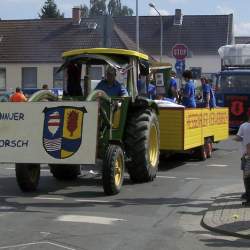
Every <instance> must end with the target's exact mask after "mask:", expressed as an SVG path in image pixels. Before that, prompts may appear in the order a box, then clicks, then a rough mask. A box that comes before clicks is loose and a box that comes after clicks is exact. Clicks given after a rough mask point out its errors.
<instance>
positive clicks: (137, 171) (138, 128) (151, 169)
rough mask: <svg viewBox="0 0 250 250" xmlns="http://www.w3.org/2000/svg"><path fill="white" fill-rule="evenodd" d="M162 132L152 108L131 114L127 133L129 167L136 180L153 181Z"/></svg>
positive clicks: (131, 177)
mask: <svg viewBox="0 0 250 250" xmlns="http://www.w3.org/2000/svg"><path fill="white" fill-rule="evenodd" d="M159 135H160V132H159V122H158V119H157V115H156V114H155V112H154V111H153V110H151V109H145V110H139V111H136V112H133V113H132V114H130V115H129V118H128V122H127V129H126V135H125V149H126V153H127V156H128V158H129V159H130V161H129V162H127V169H128V173H129V175H130V179H131V180H132V181H134V182H147V181H152V180H153V179H154V178H155V177H156V174H157V171H158V163H159V154H160V151H159V150H160V136H159Z"/></svg>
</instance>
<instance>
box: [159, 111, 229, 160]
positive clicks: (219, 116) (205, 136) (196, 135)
mask: <svg viewBox="0 0 250 250" xmlns="http://www.w3.org/2000/svg"><path fill="white" fill-rule="evenodd" d="M159 112H160V135H161V136H160V150H161V151H167V152H168V151H186V150H190V149H192V150H193V151H194V152H195V153H196V154H197V156H198V157H199V158H200V159H201V160H205V159H206V158H208V157H211V154H212V143H213V142H219V141H221V140H225V139H227V138H228V134H229V123H228V109H227V108H214V109H207V108H194V109H191V108H179V107H159Z"/></svg>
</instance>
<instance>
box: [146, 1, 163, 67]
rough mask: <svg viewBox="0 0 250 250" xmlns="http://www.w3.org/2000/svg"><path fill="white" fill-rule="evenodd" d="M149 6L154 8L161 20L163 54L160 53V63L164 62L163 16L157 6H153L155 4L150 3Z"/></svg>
mask: <svg viewBox="0 0 250 250" xmlns="http://www.w3.org/2000/svg"><path fill="white" fill-rule="evenodd" d="M148 5H149V7H151V8H153V9H154V10H155V11H156V12H157V14H158V15H159V16H160V19H161V45H160V46H161V53H160V62H162V47H163V45H162V44H163V22H162V15H161V13H160V12H159V11H158V10H157V9H156V7H155V4H153V3H149V4H148Z"/></svg>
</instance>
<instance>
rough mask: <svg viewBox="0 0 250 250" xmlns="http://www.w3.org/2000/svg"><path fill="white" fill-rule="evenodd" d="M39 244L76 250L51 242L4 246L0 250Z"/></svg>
mask: <svg viewBox="0 0 250 250" xmlns="http://www.w3.org/2000/svg"><path fill="white" fill-rule="evenodd" d="M39 244H48V245H52V246H56V247H60V248H63V249H67V250H76V249H75V248H71V247H66V246H63V245H60V244H56V243H52V242H49V241H41V242H31V243H26V244H19V245H12V246H4V247H0V249H11V248H19V249H20V247H22V248H24V247H26V246H33V245H39Z"/></svg>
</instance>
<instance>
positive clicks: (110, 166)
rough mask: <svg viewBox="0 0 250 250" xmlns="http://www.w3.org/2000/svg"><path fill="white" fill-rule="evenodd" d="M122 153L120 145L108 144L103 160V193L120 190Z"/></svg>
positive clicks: (113, 192)
mask: <svg viewBox="0 0 250 250" xmlns="http://www.w3.org/2000/svg"><path fill="white" fill-rule="evenodd" d="M124 168H125V163H124V153H123V150H122V149H121V147H120V146H118V145H110V146H109V147H108V149H107V152H106V154H105V158H104V160H103V169H102V182H103V189H104V192H105V194H107V195H114V194H117V193H119V192H120V190H121V187H122V183H123V178H124Z"/></svg>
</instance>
